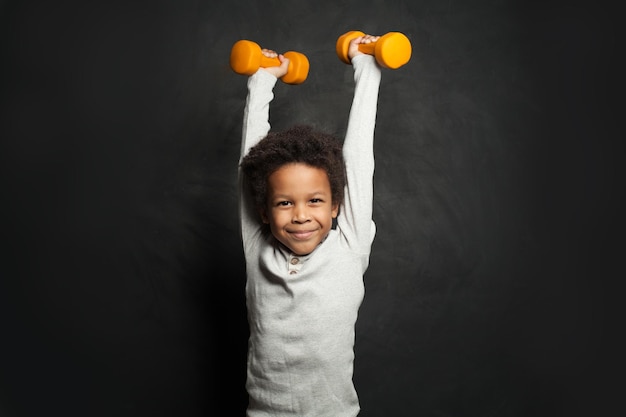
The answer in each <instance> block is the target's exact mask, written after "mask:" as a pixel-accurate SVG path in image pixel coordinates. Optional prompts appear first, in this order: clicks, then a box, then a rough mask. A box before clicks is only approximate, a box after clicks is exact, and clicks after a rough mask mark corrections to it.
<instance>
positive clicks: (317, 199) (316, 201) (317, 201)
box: [311, 198, 324, 204]
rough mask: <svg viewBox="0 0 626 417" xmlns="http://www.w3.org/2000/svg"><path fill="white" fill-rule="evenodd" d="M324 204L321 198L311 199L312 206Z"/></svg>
mask: <svg viewBox="0 0 626 417" xmlns="http://www.w3.org/2000/svg"><path fill="white" fill-rule="evenodd" d="M323 202H324V200H322V199H321V198H312V199H311V203H312V204H321V203H323Z"/></svg>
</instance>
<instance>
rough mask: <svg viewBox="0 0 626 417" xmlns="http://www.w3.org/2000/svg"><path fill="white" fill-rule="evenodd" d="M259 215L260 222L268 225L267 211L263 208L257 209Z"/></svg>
mask: <svg viewBox="0 0 626 417" xmlns="http://www.w3.org/2000/svg"><path fill="white" fill-rule="evenodd" d="M259 215H260V216H261V220H263V223H265V224H269V223H270V220H269V218H268V217H267V209H266V208H265V207H259Z"/></svg>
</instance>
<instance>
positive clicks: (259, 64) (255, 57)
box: [230, 39, 309, 84]
mask: <svg viewBox="0 0 626 417" xmlns="http://www.w3.org/2000/svg"><path fill="white" fill-rule="evenodd" d="M283 55H284V56H285V58H289V68H288V70H287V74H285V75H284V76H282V77H281V78H280V79H281V80H282V81H283V82H284V83H287V84H301V83H303V82H304V80H306V77H307V76H308V75H309V60H308V58H307V57H306V56H305V55H304V54H301V53H300V52H294V51H289V52H285V53H284V54H283ZM278 66H280V60H279V59H278V58H268V57H266V56H265V55H263V52H261V47H260V46H259V45H258V44H257V43H255V42H252V41H248V40H243V39H242V40H240V41H237V42H235V44H234V45H233V48H232V49H231V51H230V67H231V68H232V69H233V71H235V72H236V73H237V74H241V75H252V74H254V73H255V72H257V70H258V69H259V68H267V67H278Z"/></svg>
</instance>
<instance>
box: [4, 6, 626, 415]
mask: <svg viewBox="0 0 626 417" xmlns="http://www.w3.org/2000/svg"><path fill="white" fill-rule="evenodd" d="M88 3H89V4H88ZM616 16H617V15H616V14H615V13H614V11H612V10H608V9H606V8H605V7H604V6H603V5H601V4H598V3H591V2H588V4H581V5H578V4H574V3H571V2H568V3H565V2H564V3H563V4H556V3H546V2H542V3H541V4H540V5H537V6H533V5H529V4H526V2H521V1H520V2H517V1H493V0H474V1H471V2H468V1H456V0H453V1H445V2H442V1H435V0H432V1H431V0H429V1H421V0H411V1H393V0H391V1H389V0H388V1H381V0H365V1H363V0H362V1H358V2H357V1H336V0H335V1H317V2H306V3H305V2H295V1H263V2H255V1H249V0H247V1H236V0H231V1H221V0H218V1H213V2H211V1H193V0H177V1H169V2H166V1H160V2H159V1H154V2H144V4H141V5H139V4H137V3H135V2H120V3H116V2H104V1H102V2H70V1H60V2H43V1H40V2H35V1H31V2H27V1H22V2H15V1H2V2H0V54H1V55H0V60H1V62H2V63H1V68H2V72H1V76H2V78H1V79H0V94H1V95H0V103H1V115H0V126H1V129H2V130H1V131H0V135H1V138H2V141H1V145H0V146H1V147H0V186H1V189H2V194H3V196H4V197H3V199H2V201H3V203H2V208H1V209H0V216H1V218H2V221H3V226H2V241H3V249H2V252H1V253H2V255H1V266H0V274H1V277H0V282H1V284H0V303H1V304H0V315H1V317H2V321H1V322H0V323H1V325H2V328H1V330H0V331H1V333H0V346H1V348H0V415H2V416H7V417H17V416H40V415H63V416H113V415H115V416H144V415H145V416H188V417H190V416H208V415H233V416H235V415H244V410H245V406H246V398H247V397H246V393H245V389H244V382H245V360H246V357H245V355H246V348H247V346H246V343H247V322H246V309H245V300H244V285H245V271H244V265H243V258H242V254H241V245H240V241H239V237H238V229H237V216H236V206H237V197H236V193H235V185H236V184H235V179H236V163H237V159H238V152H239V140H240V134H241V125H240V124H241V118H242V110H243V106H244V100H245V95H246V78H245V77H244V76H241V75H238V74H235V73H234V72H232V71H231V69H230V68H229V65H228V56H229V52H230V47H231V46H232V44H233V43H234V42H235V41H236V40H239V39H251V40H254V41H256V42H258V43H259V44H261V45H262V46H264V47H269V48H272V49H276V50H278V51H287V50H296V51H301V52H303V53H305V54H306V55H307V56H308V57H309V60H310V61H311V71H310V75H309V78H308V79H307V81H306V82H305V83H304V84H302V85H298V86H288V85H285V84H282V83H278V84H277V87H276V88H275V94H276V98H275V101H274V103H273V104H272V110H271V119H272V125H273V127H274V128H276V129H280V128H283V127H286V126H288V125H290V124H292V123H296V122H309V123H314V124H316V125H318V126H319V127H321V128H324V129H326V130H329V131H331V132H334V133H337V134H338V135H343V133H344V132H345V127H346V121H347V115H348V111H349V106H350V100H351V98H352V81H351V76H352V75H351V74H352V71H351V69H350V68H349V67H348V66H346V65H345V64H343V63H341V62H340V61H339V60H338V58H337V57H336V55H335V51H334V44H335V41H336V39H337V37H338V36H339V35H340V34H342V33H343V32H345V31H347V30H355V29H356V30H362V31H364V32H367V33H373V34H384V33H386V32H388V31H401V32H403V33H405V34H406V35H407V36H408V37H409V38H410V39H411V42H412V45H413V56H412V59H411V61H410V62H409V63H408V64H407V65H406V66H404V67H402V68H400V69H398V70H385V71H384V72H383V80H382V85H381V91H380V101H379V113H378V119H377V128H376V145H375V152H376V161H377V168H376V177H375V212H374V216H375V220H376V222H377V225H378V234H377V237H376V240H375V243H374V247H373V253H372V257H371V267H370V269H369V270H368V272H367V274H366V276H365V281H366V297H365V301H364V304H363V306H362V309H361V312H360V317H359V321H358V324H357V340H356V362H355V376H354V380H355V384H356V387H357V390H358V392H359V394H360V399H361V405H362V409H363V411H362V415H363V416H375V417H378V416H394V417H400V416H433V417H434V416H455V417H459V416H472V417H476V416H509V417H528V416H547V415H549V416H573V415H580V416H589V415H602V413H604V412H605V411H607V410H608V409H609V407H610V406H612V405H613V404H614V400H615V398H616V394H617V393H619V392H621V390H620V389H619V387H618V386H617V385H613V384H611V383H610V382H612V377H613V376H614V375H615V374H616V373H617V371H618V365H619V364H618V363H617V359H614V356H613V354H614V353H617V352H618V349H617V347H616V345H614V344H613V343H612V342H613V340H610V338H609V335H612V334H613V332H614V331H616V330H617V331H618V332H619V329H620V328H619V327H616V326H615V325H614V324H615V323H619V322H617V321H616V320H615V319H616V317H617V316H616V312H617V310H615V307H614V304H613V302H614V301H615V299H614V298H613V297H611V295H614V294H616V291H615V289H616V287H617V285H616V284H617V282H619V279H618V278H617V277H619V275H620V270H622V274H623V269H622V268H619V269H616V270H614V269H613V266H616V265H618V261H619V259H620V258H621V257H623V255H622V253H623V249H624V245H623V243H621V244H620V243H619V242H620V241H619V240H616V239H615V238H616V237H617V236H619V229H618V226H620V225H621V223H622V222H621V220H620V217H621V212H620V211H619V209H618V203H619V202H620V201H621V200H620V198H622V197H623V195H624V186H623V184H622V183H621V180H620V177H619V175H618V173H619V170H618V168H617V164H616V163H617V162H618V160H619V159H618V158H619V157H620V156H622V155H623V153H620V152H622V150H623V148H622V146H621V139H618V137H617V129H616V127H617V121H618V120H620V117H621V114H618V111H617V106H615V105H614V103H613V102H612V101H611V99H612V98H613V91H614V89H615V87H616V85H615V84H614V83H615V81H616V78H613V76H615V75H617V74H620V73H619V72H618V70H617V69H616V66H617V65H618V62H617V61H618V57H619V55H620V54H621V52H620V51H621V49H623V47H622V46H621V44H619V43H618V40H617V37H616V31H617V20H616ZM620 75H621V74H620ZM217 410H230V411H229V412H224V411H222V412H219V413H218V411H217Z"/></svg>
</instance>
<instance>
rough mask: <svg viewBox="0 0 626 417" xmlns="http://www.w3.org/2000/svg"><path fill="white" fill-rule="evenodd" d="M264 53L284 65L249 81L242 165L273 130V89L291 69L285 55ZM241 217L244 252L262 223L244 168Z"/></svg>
mask: <svg viewBox="0 0 626 417" xmlns="http://www.w3.org/2000/svg"><path fill="white" fill-rule="evenodd" d="M262 53H263V54H264V55H265V56H267V57H270V58H272V57H278V58H279V60H280V62H281V65H280V66H277V67H270V68H261V69H259V70H258V71H257V72H255V73H254V74H252V75H251V76H250V77H249V78H248V96H247V98H246V106H245V108H244V112H243V126H242V139H241V152H240V155H239V162H240V163H241V159H242V158H243V157H244V156H245V155H246V154H247V153H248V151H249V150H250V148H252V147H253V146H254V145H256V144H257V143H258V142H259V141H260V140H261V139H263V138H264V137H265V136H267V134H268V132H269V130H270V122H269V108H270V102H271V101H272V100H273V99H274V93H273V89H274V86H275V85H276V81H277V79H278V78H280V77H281V76H283V75H284V74H285V73H286V72H287V69H288V67H289V60H288V59H287V58H285V57H284V56H283V55H279V54H277V53H276V52H274V51H271V50H268V49H263V51H262ZM239 215H240V227H241V230H240V231H241V235H242V239H243V242H244V249H245V245H246V243H247V242H248V241H249V239H248V237H249V236H250V235H251V234H254V233H256V232H257V231H258V230H259V229H260V227H261V225H262V222H261V219H260V217H259V213H258V212H257V209H256V207H255V205H254V202H253V201H252V198H251V196H250V195H248V193H247V192H246V187H245V184H244V178H243V176H242V173H241V168H240V169H239Z"/></svg>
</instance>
